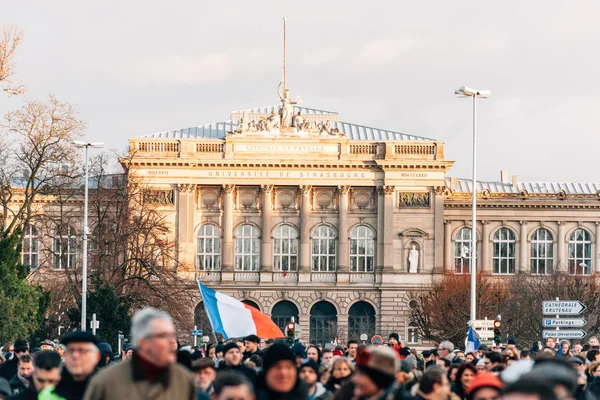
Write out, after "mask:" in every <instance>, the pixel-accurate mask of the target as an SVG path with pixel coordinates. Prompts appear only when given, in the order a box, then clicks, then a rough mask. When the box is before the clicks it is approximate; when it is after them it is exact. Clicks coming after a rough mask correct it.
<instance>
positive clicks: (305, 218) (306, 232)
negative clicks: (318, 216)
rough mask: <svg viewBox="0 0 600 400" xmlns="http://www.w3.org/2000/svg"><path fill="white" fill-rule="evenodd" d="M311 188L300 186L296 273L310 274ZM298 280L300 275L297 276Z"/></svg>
mask: <svg viewBox="0 0 600 400" xmlns="http://www.w3.org/2000/svg"><path fill="white" fill-rule="evenodd" d="M311 190H312V186H309V185H303V186H300V191H301V193H302V205H301V206H300V249H299V251H300V265H299V266H298V272H310V192H311ZM298 277H299V278H300V274H299V276H298Z"/></svg>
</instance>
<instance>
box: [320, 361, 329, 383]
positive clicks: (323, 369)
mask: <svg viewBox="0 0 600 400" xmlns="http://www.w3.org/2000/svg"><path fill="white" fill-rule="evenodd" d="M330 377H331V363H328V364H321V366H320V367H319V382H321V383H322V384H323V385H325V384H326V383H327V382H329V378H330Z"/></svg>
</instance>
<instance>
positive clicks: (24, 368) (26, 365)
mask: <svg viewBox="0 0 600 400" xmlns="http://www.w3.org/2000/svg"><path fill="white" fill-rule="evenodd" d="M17 373H18V374H19V375H21V377H23V378H25V379H29V378H31V375H32V374H33V359H32V358H31V356H30V355H29V354H21V355H20V356H19V357H18V358H17Z"/></svg>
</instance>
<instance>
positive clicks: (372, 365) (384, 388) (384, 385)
mask: <svg viewBox="0 0 600 400" xmlns="http://www.w3.org/2000/svg"><path fill="white" fill-rule="evenodd" d="M355 361H356V362H355V366H356V371H355V373H354V375H353V376H352V382H353V383H354V385H355V386H354V394H355V396H357V397H359V398H365V399H382V398H385V397H387V394H388V392H389V391H391V390H392V389H393V384H394V381H395V378H396V372H397V371H398V370H399V369H400V359H399V356H398V354H397V353H396V352H395V351H394V350H393V349H392V348H390V347H375V346H368V347H364V348H362V349H361V351H360V352H359V353H358V356H357V357H356V360H355Z"/></svg>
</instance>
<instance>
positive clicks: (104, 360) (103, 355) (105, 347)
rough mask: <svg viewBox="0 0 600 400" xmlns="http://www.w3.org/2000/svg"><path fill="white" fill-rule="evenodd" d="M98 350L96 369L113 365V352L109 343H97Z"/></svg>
mask: <svg viewBox="0 0 600 400" xmlns="http://www.w3.org/2000/svg"><path fill="white" fill-rule="evenodd" d="M98 350H99V351H100V363H99V364H98V368H104V367H107V366H109V365H111V364H113V360H112V358H113V350H112V346H111V345H110V343H108V342H105V341H103V342H100V343H98Z"/></svg>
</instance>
